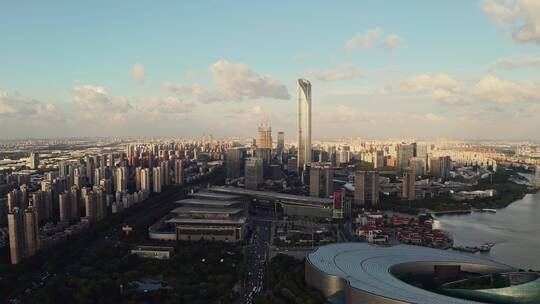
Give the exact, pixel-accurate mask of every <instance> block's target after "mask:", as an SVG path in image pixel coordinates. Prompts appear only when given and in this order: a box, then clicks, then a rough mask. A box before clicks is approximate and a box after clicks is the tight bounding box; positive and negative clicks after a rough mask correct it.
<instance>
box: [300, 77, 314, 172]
mask: <svg viewBox="0 0 540 304" xmlns="http://www.w3.org/2000/svg"><path fill="white" fill-rule="evenodd" d="M297 159H298V165H297V167H298V169H299V171H302V170H303V169H304V167H305V165H307V164H309V163H310V162H311V83H310V82H309V81H308V80H306V79H298V156H297Z"/></svg>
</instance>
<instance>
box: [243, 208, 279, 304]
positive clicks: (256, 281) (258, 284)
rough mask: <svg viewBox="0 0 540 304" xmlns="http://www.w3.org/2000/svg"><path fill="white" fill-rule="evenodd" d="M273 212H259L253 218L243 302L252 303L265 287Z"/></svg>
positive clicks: (247, 251) (247, 248)
mask: <svg viewBox="0 0 540 304" xmlns="http://www.w3.org/2000/svg"><path fill="white" fill-rule="evenodd" d="M270 219H271V214H270V213H259V214H258V215H256V216H255V217H254V219H253V222H252V223H253V233H252V235H251V238H250V239H249V244H248V245H247V246H246V257H247V263H248V266H247V271H248V273H247V275H246V280H245V282H244V291H245V292H244V296H243V301H242V303H245V304H251V303H252V302H253V298H254V297H256V296H257V294H259V293H260V292H261V291H263V289H264V275H265V270H266V264H267V262H268V260H269V248H270V246H269V245H270V228H271V223H272V222H271V220H270Z"/></svg>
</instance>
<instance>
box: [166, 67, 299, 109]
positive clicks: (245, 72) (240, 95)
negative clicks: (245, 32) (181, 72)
mask: <svg viewBox="0 0 540 304" xmlns="http://www.w3.org/2000/svg"><path fill="white" fill-rule="evenodd" d="M210 72H211V73H212V76H213V78H214V81H215V84H216V86H215V88H214V89H206V88H204V87H203V86H201V85H199V84H193V85H175V84H170V83H165V84H164V89H165V90H166V91H168V92H171V93H177V94H179V95H189V96H193V97H195V98H197V100H199V101H200V102H203V103H211V102H218V101H242V100H245V99H261V98H271V99H282V100H287V99H289V98H290V94H289V91H288V90H287V87H286V86H285V85H284V84H283V83H282V82H281V81H280V80H278V79H277V78H273V77H270V76H265V75H260V74H258V73H256V72H255V71H253V70H252V69H251V68H250V67H249V66H248V65H247V64H243V63H231V62H229V61H227V60H224V59H221V60H219V61H217V62H216V63H214V64H212V65H210Z"/></svg>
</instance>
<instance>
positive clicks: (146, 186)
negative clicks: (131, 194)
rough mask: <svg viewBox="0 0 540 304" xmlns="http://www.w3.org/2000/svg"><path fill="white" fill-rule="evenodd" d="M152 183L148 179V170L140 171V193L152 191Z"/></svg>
mask: <svg viewBox="0 0 540 304" xmlns="http://www.w3.org/2000/svg"><path fill="white" fill-rule="evenodd" d="M151 187H152V181H151V179H150V169H148V168H145V169H142V170H141V191H143V192H147V193H150V192H151V191H152V189H151Z"/></svg>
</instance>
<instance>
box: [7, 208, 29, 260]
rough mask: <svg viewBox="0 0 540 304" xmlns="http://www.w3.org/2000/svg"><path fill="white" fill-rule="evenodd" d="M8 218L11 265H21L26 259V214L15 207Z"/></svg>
mask: <svg viewBox="0 0 540 304" xmlns="http://www.w3.org/2000/svg"><path fill="white" fill-rule="evenodd" d="M7 218H8V236H9V255H10V258H11V264H19V263H20V262H21V261H22V260H23V259H24V243H25V241H24V214H23V212H22V210H21V209H19V207H14V208H13V209H12V210H11V211H10V212H9V213H8V216H7Z"/></svg>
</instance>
